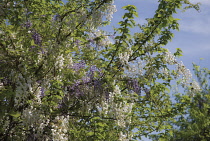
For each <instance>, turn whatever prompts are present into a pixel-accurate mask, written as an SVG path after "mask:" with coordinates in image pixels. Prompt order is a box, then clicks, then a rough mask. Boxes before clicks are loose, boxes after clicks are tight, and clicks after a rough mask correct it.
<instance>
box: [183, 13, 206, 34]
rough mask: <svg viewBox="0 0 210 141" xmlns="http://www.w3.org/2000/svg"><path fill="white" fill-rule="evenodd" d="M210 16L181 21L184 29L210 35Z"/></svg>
mask: <svg viewBox="0 0 210 141" xmlns="http://www.w3.org/2000/svg"><path fill="white" fill-rule="evenodd" d="M209 25H210V18H207V17H206V18H205V19H204V18H198V19H194V18H193V19H188V20H183V21H181V22H180V29H181V30H182V31H187V32H193V33H199V34H205V35H210V26H209Z"/></svg>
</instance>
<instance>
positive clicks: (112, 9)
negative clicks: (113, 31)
mask: <svg viewBox="0 0 210 141" xmlns="http://www.w3.org/2000/svg"><path fill="white" fill-rule="evenodd" d="M115 12H117V8H116V5H113V3H111V4H110V5H108V6H107V12H106V14H105V15H106V19H107V20H108V21H111V19H112V18H113V16H112V15H113V14H114V13H115Z"/></svg>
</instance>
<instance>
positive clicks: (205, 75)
mask: <svg viewBox="0 0 210 141" xmlns="http://www.w3.org/2000/svg"><path fill="white" fill-rule="evenodd" d="M194 73H195V75H196V77H197V80H198V82H199V83H196V82H194V83H192V85H191V87H189V89H188V90H187V91H186V93H187V94H183V95H177V104H180V105H181V104H183V105H185V106H183V109H184V110H183V112H182V113H181V114H179V115H177V118H176V119H175V121H174V122H172V123H173V127H174V129H173V136H171V137H169V136H168V139H167V140H171V141H208V140H209V139H210V128H209V127H210V118H209V114H210V97H209V92H210V83H209V78H210V70H208V69H207V68H202V69H200V67H199V66H198V65H195V64H194ZM192 95H193V97H192Z"/></svg>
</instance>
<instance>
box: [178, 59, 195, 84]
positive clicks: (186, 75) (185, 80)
mask: <svg viewBox="0 0 210 141" xmlns="http://www.w3.org/2000/svg"><path fill="white" fill-rule="evenodd" d="M176 67H177V72H178V75H182V86H183V87H186V86H188V85H189V82H190V80H191V79H192V74H191V72H190V70H189V69H187V68H186V67H185V66H184V64H183V62H182V61H181V62H180V63H177V65H176Z"/></svg>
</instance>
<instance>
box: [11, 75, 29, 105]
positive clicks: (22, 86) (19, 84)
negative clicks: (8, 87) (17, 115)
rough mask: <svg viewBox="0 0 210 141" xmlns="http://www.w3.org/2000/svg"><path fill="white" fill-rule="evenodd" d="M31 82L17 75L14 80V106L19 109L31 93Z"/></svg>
mask: <svg viewBox="0 0 210 141" xmlns="http://www.w3.org/2000/svg"><path fill="white" fill-rule="evenodd" d="M31 84H32V81H31V79H30V78H27V79H26V78H24V77H23V76H22V74H19V75H18V77H17V80H16V90H15V106H17V107H19V106H22V105H24V103H25V101H26V100H27V99H28V96H29V94H30V93H32V92H33V91H32V85H31Z"/></svg>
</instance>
